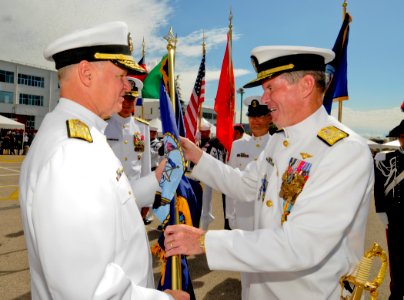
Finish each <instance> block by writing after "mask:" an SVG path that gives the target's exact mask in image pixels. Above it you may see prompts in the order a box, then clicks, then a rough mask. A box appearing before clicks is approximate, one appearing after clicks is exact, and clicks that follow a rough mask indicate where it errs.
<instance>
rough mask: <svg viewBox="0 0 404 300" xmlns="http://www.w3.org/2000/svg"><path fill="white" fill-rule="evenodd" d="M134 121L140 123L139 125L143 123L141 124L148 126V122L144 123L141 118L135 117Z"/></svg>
mask: <svg viewBox="0 0 404 300" xmlns="http://www.w3.org/2000/svg"><path fill="white" fill-rule="evenodd" d="M135 120H136V121H138V122H140V123H143V124H146V125H149V122H147V121H146V120H144V119H141V118H138V117H135Z"/></svg>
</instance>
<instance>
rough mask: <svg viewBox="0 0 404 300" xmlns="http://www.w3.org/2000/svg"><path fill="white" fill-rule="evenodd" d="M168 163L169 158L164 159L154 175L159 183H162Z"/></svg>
mask: <svg viewBox="0 0 404 300" xmlns="http://www.w3.org/2000/svg"><path fill="white" fill-rule="evenodd" d="M166 163H167V158H163V159H162V160H161V162H160V163H159V165H158V166H157V168H156V170H155V171H154V174H155V175H156V178H157V181H158V182H160V178H161V174H163V171H164V166H165V165H166Z"/></svg>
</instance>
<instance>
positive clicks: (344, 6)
mask: <svg viewBox="0 0 404 300" xmlns="http://www.w3.org/2000/svg"><path fill="white" fill-rule="evenodd" d="M347 6H348V3H346V0H344V3H342V14H343V16H342V18H344V17H345V14H346V7H347Z"/></svg>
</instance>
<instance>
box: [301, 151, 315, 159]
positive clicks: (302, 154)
mask: <svg viewBox="0 0 404 300" xmlns="http://www.w3.org/2000/svg"><path fill="white" fill-rule="evenodd" d="M300 156H301V157H302V158H303V159H306V158H310V157H313V155H311V154H309V153H306V152H300Z"/></svg>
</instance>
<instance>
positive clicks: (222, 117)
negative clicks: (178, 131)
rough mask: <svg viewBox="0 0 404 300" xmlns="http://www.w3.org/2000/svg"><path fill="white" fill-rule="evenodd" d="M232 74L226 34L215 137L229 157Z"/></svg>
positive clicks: (231, 139) (231, 140)
mask: <svg viewBox="0 0 404 300" xmlns="http://www.w3.org/2000/svg"><path fill="white" fill-rule="evenodd" d="M235 93H236V91H235V87H234V73H233V61H232V57H231V37H230V33H227V46H226V52H225V54H224V58H223V63H222V70H221V72H220V79H219V86H218V88H217V93H216V99H215V112H216V113H217V122H216V137H217V138H218V139H219V141H220V142H221V143H222V144H223V146H224V147H225V148H226V150H227V151H228V156H227V157H230V151H231V145H232V143H233V132H234V129H233V119H234V98H235Z"/></svg>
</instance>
